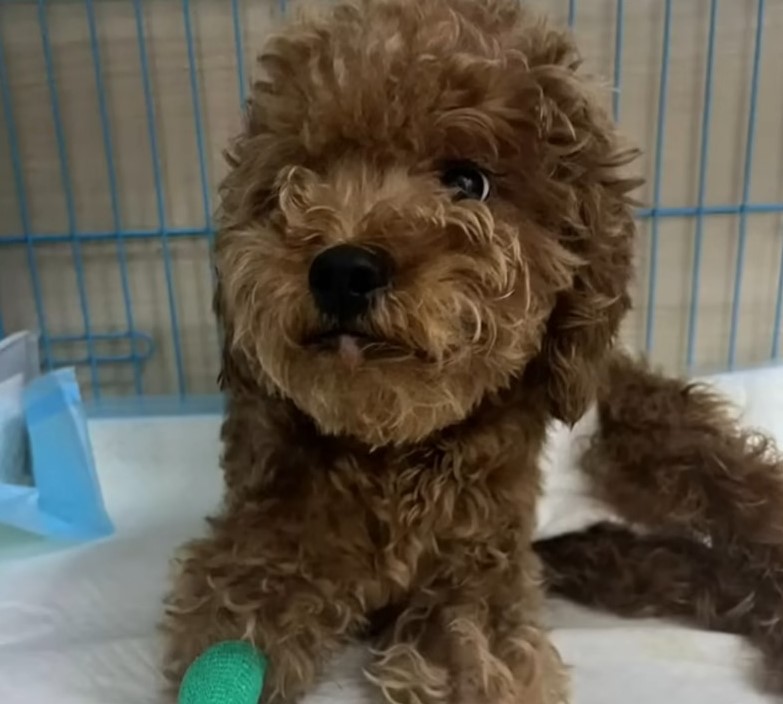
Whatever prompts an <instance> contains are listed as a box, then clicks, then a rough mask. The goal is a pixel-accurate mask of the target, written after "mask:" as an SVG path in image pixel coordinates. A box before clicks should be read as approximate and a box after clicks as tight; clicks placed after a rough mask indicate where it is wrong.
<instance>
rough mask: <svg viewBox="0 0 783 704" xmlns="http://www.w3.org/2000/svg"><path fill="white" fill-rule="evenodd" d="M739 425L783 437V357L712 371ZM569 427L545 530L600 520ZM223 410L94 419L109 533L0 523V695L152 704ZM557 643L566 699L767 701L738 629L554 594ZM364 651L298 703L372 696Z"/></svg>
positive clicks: (49, 701)
mask: <svg viewBox="0 0 783 704" xmlns="http://www.w3.org/2000/svg"><path fill="white" fill-rule="evenodd" d="M715 382H716V383H717V385H718V386H719V387H720V388H721V389H723V390H725V391H726V392H727V393H729V395H730V396H731V397H732V398H733V400H734V401H735V402H736V403H737V404H738V407H739V408H740V409H741V412H742V415H743V417H744V420H745V422H747V423H749V424H750V425H754V426H758V427H762V428H766V429H767V430H768V431H770V432H772V433H774V434H775V435H776V437H777V438H778V439H779V440H780V439H783V369H777V370H765V371H757V372H752V373H743V374H737V375H731V376H725V377H720V378H717V379H716V380H715ZM590 422H591V420H590V418H586V419H585V421H584V423H583V424H581V425H579V426H577V428H576V429H575V431H574V433H569V432H568V431H567V430H566V429H564V428H558V429H555V430H554V431H553V437H552V443H551V445H550V451H549V453H548V458H549V464H548V467H549V469H548V472H549V476H550V478H549V481H548V483H547V493H546V496H545V500H544V501H543V502H542V506H541V514H540V526H541V531H542V533H543V534H547V535H552V534H556V533H558V532H562V531H564V530H571V529H574V528H577V527H581V526H584V525H588V524H590V523H592V522H594V521H595V520H597V519H600V518H602V517H604V513H603V511H602V508H601V507H600V506H598V505H596V504H594V503H591V502H590V501H589V500H588V498H587V496H586V494H585V491H584V486H583V484H582V482H581V480H580V477H579V475H578V473H577V472H575V471H574V469H573V458H574V456H575V448H577V449H578V445H575V444H574V440H575V438H576V439H577V440H578V436H579V434H580V432H584V431H585V430H586V429H588V428H589V424H590ZM218 426H219V419H218V418H215V417H191V418H172V419H142V420H130V421H129V420H121V421H120V420H117V421H94V422H93V423H92V424H91V434H92V437H93V444H94V447H95V452H96V458H97V464H98V468H99V474H100V477H101V481H102V484H103V488H104V493H105V497H106V501H107V505H108V508H109V511H110V513H111V515H112V517H113V519H114V520H115V523H116V526H117V535H116V536H115V537H113V538H112V539H110V540H106V541H103V542H100V543H96V544H92V545H88V546H84V547H79V548H60V549H56V548H53V547H52V546H51V545H49V544H43V543H39V542H36V541H35V540H33V539H30V538H24V537H23V536H20V535H18V534H15V535H10V534H8V533H4V532H0V702H2V704H53V703H54V702H56V703H57V704H146V703H152V702H160V701H161V698H160V696H159V694H158V686H159V680H158V674H157V662H158V655H159V645H160V644H159V640H158V638H157V637H156V633H155V624H156V622H157V621H158V619H159V616H160V603H161V599H162V596H163V593H164V590H165V588H166V576H167V561H168V558H169V557H170V555H171V553H172V552H173V550H174V548H175V547H176V546H177V545H178V544H180V543H181V542H183V541H185V540H187V539H189V538H191V537H194V536H196V535H198V534H199V533H201V532H202V530H203V524H202V518H203V516H204V515H205V514H207V513H208V512H210V511H211V510H212V509H213V508H214V507H215V505H216V502H217V501H218V498H219V495H220V490H221V483H220V482H221V478H220V474H219V472H218V471H217V458H218V452H219V445H218V440H217V431H218ZM547 620H548V622H549V624H550V625H551V626H552V628H553V631H554V640H555V642H556V644H557V646H558V647H559V649H560V650H561V652H562V654H563V657H564V658H565V660H566V661H567V662H568V663H569V665H571V667H572V668H573V671H572V677H573V684H574V704H615V703H616V704H626V703H627V702H629V701H631V700H632V701H634V702H635V704H662V703H665V704H771V702H774V701H777V700H776V699H774V698H772V697H770V696H769V695H763V694H761V693H760V692H758V691H757V690H756V689H755V688H754V686H753V684H752V679H751V671H752V666H753V663H754V660H755V653H754V652H753V651H752V649H750V648H748V647H746V646H745V645H744V643H743V642H742V641H741V640H740V639H738V638H735V637H732V636H728V635H723V634H715V633H704V632H700V631H696V630H692V629H687V628H683V627H681V626H677V625H673V624H667V623H664V622H659V621H623V620H621V619H617V618H614V617H610V616H606V615H601V614H595V613H591V612H587V611H585V610H583V609H579V608H577V607H575V606H572V605H569V604H566V603H564V602H558V601H552V602H551V603H550V608H549V613H548V615H547ZM364 657H365V653H364V652H363V650H362V649H360V648H355V649H353V650H351V651H349V652H346V654H345V656H344V657H343V658H341V659H340V660H339V662H336V663H335V664H334V666H333V667H332V668H331V669H330V671H329V672H328V673H327V677H326V681H325V682H324V683H323V684H322V685H321V687H320V688H319V689H318V690H317V691H316V692H315V693H314V694H313V695H311V697H310V698H308V700H307V704H359V703H360V702H377V701H378V699H377V696H375V695H373V693H372V690H369V689H368V688H367V687H366V686H365V685H364V684H363V681H362V678H361V674H360V666H361V663H362V661H363V659H364Z"/></svg>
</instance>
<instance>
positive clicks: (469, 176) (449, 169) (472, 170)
mask: <svg viewBox="0 0 783 704" xmlns="http://www.w3.org/2000/svg"><path fill="white" fill-rule="evenodd" d="M440 180H441V183H443V185H444V186H446V188H449V189H451V190H453V191H454V193H455V198H456V199H457V200H462V199H464V198H471V199H473V200H481V201H484V200H486V199H487V198H488V197H489V190H490V188H489V177H488V176H487V175H486V174H485V173H484V172H483V171H482V170H481V169H480V168H479V167H478V166H476V165H475V164H473V163H471V162H460V163H456V164H449V165H447V166H446V167H445V168H444V169H443V171H442V172H441V177H440Z"/></svg>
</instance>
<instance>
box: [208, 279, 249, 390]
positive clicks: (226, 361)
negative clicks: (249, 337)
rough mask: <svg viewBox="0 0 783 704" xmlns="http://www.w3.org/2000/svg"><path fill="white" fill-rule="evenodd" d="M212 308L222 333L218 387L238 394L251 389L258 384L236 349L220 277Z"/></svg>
mask: <svg viewBox="0 0 783 704" xmlns="http://www.w3.org/2000/svg"><path fill="white" fill-rule="evenodd" d="M212 309H213V311H214V313H215V316H216V318H217V322H218V331H219V335H220V350H221V352H220V371H218V377H217V382H218V387H219V388H220V390H221V391H224V392H227V393H230V394H238V393H241V392H242V391H250V390H252V389H253V388H256V386H255V385H254V383H253V380H252V376H251V375H250V373H249V371H248V369H247V365H246V364H245V363H244V361H243V360H242V357H241V352H239V351H238V350H236V349H234V346H233V337H234V330H233V327H232V324H231V321H230V320H229V319H228V317H227V316H226V311H225V305H224V301H223V287H222V286H221V284H220V279H219V278H218V282H217V285H216V286H215V293H214V296H213V298H212Z"/></svg>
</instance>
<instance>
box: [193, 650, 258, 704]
mask: <svg viewBox="0 0 783 704" xmlns="http://www.w3.org/2000/svg"><path fill="white" fill-rule="evenodd" d="M265 674H266V658H265V657H264V656H263V655H262V654H261V653H260V652H259V651H258V650H256V649H255V648H254V647H253V646H252V645H251V644H250V643H245V642H243V641H226V642H224V643H217V644H216V645H213V646H212V647H211V648H209V649H207V650H206V651H204V652H203V653H202V654H201V655H200V656H199V657H198V658H197V659H196V660H195V661H194V662H193V664H192V665H191V666H190V667H189V668H188V671H187V672H186V673H185V677H184V678H183V680H182V685H181V686H180V689H179V699H178V701H179V704H258V701H259V699H260V698H261V691H262V690H263V688H264V675H265Z"/></svg>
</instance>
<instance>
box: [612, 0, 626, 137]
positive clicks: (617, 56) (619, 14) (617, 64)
mask: <svg viewBox="0 0 783 704" xmlns="http://www.w3.org/2000/svg"><path fill="white" fill-rule="evenodd" d="M624 35H625V0H617V11H616V15H615V23H614V86H613V91H612V115H613V117H614V119H615V122H616V121H617V120H619V119H620V89H621V87H622V73H623V43H624V41H623V40H624Z"/></svg>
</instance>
